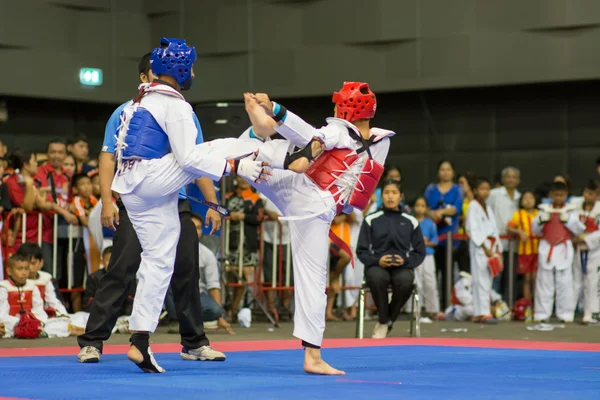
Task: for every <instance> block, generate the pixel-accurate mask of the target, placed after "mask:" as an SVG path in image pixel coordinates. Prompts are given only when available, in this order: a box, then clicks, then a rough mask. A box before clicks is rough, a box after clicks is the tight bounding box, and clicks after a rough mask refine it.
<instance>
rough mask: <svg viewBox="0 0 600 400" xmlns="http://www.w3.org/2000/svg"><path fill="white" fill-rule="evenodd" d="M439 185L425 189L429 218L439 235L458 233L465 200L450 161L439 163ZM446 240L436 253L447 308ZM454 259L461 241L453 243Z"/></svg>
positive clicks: (431, 185)
mask: <svg viewBox="0 0 600 400" xmlns="http://www.w3.org/2000/svg"><path fill="white" fill-rule="evenodd" d="M437 171H438V183H431V184H429V185H428V186H427V188H426V189H425V195H424V197H425V200H427V207H428V208H429V212H428V213H427V216H428V217H429V218H431V219H432V220H433V221H434V222H435V223H436V225H437V230H438V234H439V235H445V234H448V233H451V234H456V233H458V225H459V216H460V212H461V210H462V204H463V198H462V193H461V190H460V187H459V186H458V185H456V184H455V183H454V175H455V172H454V166H453V165H452V163H451V162H450V161H448V160H443V161H440V162H439V163H438V168H437ZM446 246H447V242H446V240H442V241H440V243H439V244H438V251H436V253H435V264H436V267H437V268H438V274H441V277H442V288H441V289H442V290H441V300H442V303H443V305H444V307H446V306H447V302H448V295H449V293H448V292H447V288H446V284H445V282H446V275H447V268H446ZM452 246H453V259H456V249H458V247H459V246H460V241H459V240H453V241H452Z"/></svg>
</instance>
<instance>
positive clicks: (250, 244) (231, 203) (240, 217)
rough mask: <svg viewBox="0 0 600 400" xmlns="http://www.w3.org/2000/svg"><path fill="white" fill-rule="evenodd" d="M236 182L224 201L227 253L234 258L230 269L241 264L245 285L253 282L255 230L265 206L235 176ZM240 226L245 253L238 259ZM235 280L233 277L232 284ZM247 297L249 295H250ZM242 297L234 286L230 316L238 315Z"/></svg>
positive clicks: (252, 191)
mask: <svg viewBox="0 0 600 400" xmlns="http://www.w3.org/2000/svg"><path fill="white" fill-rule="evenodd" d="M235 182H236V189H235V191H234V192H232V193H229V194H228V195H227V199H226V205H227V208H228V209H229V219H230V220H231V223H230V225H229V226H230V228H229V235H230V238H229V243H230V249H229V250H230V251H231V254H234V255H235V259H234V260H232V268H236V271H237V268H238V266H239V265H240V262H241V263H242V265H243V267H244V268H243V275H244V276H243V277H240V279H244V280H245V281H246V282H247V283H252V282H253V281H254V268H255V267H256V265H257V264H258V245H259V243H258V228H259V226H260V224H261V223H262V220H263V218H264V205H263V201H262V199H261V198H260V196H259V195H258V193H256V192H255V191H254V190H253V189H252V187H251V186H250V184H249V183H248V182H246V181H245V180H244V179H243V178H241V177H239V176H236V178H235ZM241 222H243V224H242V223H241ZM242 226H243V228H244V236H243V237H244V240H243V243H241V247H243V253H244V254H243V257H242V259H241V260H240V256H241V254H240V250H241V249H240V240H241V230H242ZM235 280H236V279H235V277H234V276H233V277H232V279H231V281H235ZM248 294H249V295H250V293H248ZM243 297H244V287H243V286H238V287H236V288H235V289H234V295H233V303H232V305H231V312H232V316H235V315H237V312H238V311H239V305H240V303H241V301H242V298H243ZM247 303H249V301H248V302H247Z"/></svg>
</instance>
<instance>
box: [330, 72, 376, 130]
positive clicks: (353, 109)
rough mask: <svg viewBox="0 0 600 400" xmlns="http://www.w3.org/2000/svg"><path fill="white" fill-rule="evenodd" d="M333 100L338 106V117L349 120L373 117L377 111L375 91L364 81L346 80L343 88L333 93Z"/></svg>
mask: <svg viewBox="0 0 600 400" xmlns="http://www.w3.org/2000/svg"><path fill="white" fill-rule="evenodd" d="M332 100H333V102H334V103H335V105H336V106H337V117H338V118H341V119H345V120H346V121H348V122H354V121H356V120H358V119H371V118H373V117H374V116H375V111H377V99H376V98H375V93H373V92H372V91H371V89H370V88H369V84H368V83H364V82H344V86H343V87H342V89H341V90H340V91H339V92H334V93H333V99H332Z"/></svg>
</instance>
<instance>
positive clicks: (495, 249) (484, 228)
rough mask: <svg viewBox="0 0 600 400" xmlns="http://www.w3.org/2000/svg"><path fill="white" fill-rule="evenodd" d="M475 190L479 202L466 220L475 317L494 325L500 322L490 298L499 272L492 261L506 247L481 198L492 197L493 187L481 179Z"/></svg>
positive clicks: (493, 218)
mask: <svg viewBox="0 0 600 400" xmlns="http://www.w3.org/2000/svg"><path fill="white" fill-rule="evenodd" d="M486 187H487V189H486ZM473 190H474V192H475V193H476V195H475V201H472V202H471V203H470V206H469V211H468V212H467V219H466V230H467V234H468V235H469V256H470V260H471V274H472V277H473V315H474V317H475V321H476V322H483V323H494V322H495V321H496V320H495V318H493V316H492V315H491V303H490V296H491V293H492V281H493V279H494V273H497V272H496V271H492V268H490V260H491V259H492V258H493V255H495V254H502V243H501V242H500V237H499V235H498V228H497V227H496V219H495V217H494V213H493V211H492V209H491V208H490V206H488V205H486V204H485V200H487V196H486V195H483V198H481V196H482V194H481V193H480V192H487V195H489V183H488V182H487V180H483V179H480V180H478V181H476V182H475V184H474V185H473ZM482 202H483V204H482ZM490 253H491V254H490Z"/></svg>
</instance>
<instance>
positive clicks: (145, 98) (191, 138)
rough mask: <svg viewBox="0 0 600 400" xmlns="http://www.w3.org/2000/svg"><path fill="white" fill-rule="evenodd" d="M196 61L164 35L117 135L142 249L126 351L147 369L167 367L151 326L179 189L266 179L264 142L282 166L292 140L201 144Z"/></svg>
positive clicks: (170, 259)
mask: <svg viewBox="0 0 600 400" xmlns="http://www.w3.org/2000/svg"><path fill="white" fill-rule="evenodd" d="M195 60H196V50H195V48H194V47H189V46H188V45H187V44H186V42H185V40H183V39H176V38H163V39H161V47H159V48H156V49H154V51H153V52H152V55H151V57H150V65H151V69H152V72H153V74H154V75H156V76H157V77H158V79H156V80H154V81H153V82H152V83H147V84H142V85H140V87H139V93H138V95H137V97H136V98H135V99H134V101H133V102H132V103H131V104H129V105H128V106H126V107H125V109H124V110H123V113H122V114H121V121H122V122H121V126H120V127H119V132H118V135H117V140H116V142H117V146H116V158H117V161H118V167H117V173H116V174H115V178H114V180H113V184H112V190H113V191H115V192H117V193H119V194H120V195H121V199H122V201H123V204H124V205H125V207H126V209H127V213H128V216H129V218H130V220H131V224H132V226H133V227H134V229H135V231H136V234H137V236H138V239H139V241H140V244H141V246H142V250H143V251H142V255H141V264H140V268H139V271H138V279H139V282H138V285H137V290H136V293H135V300H134V304H133V312H132V315H131V318H130V320H129V328H130V330H131V331H132V333H133V335H132V336H131V339H130V341H131V347H130V349H129V351H128V354H127V355H128V358H129V359H130V360H131V361H132V362H134V363H135V364H136V365H137V366H138V367H139V368H140V369H142V370H143V371H145V372H164V369H163V368H162V367H160V366H159V365H158V364H157V363H156V360H155V359H154V356H153V354H152V351H151V350H150V347H149V333H150V332H154V330H155V329H156V326H157V324H158V320H159V316H160V313H161V310H162V305H163V301H164V298H165V294H166V292H167V288H168V286H169V282H170V280H171V275H172V273H173V266H174V261H175V254H176V246H177V242H178V238H179V234H180V223H179V217H178V209H177V200H178V191H179V188H180V187H182V186H183V185H186V184H188V183H191V182H192V181H194V180H195V179H197V178H199V177H201V176H206V177H209V178H211V179H213V180H219V179H220V178H221V176H223V175H226V174H230V173H237V174H238V175H240V176H242V177H244V178H246V179H248V180H249V181H252V182H255V181H258V180H264V179H267V175H270V173H269V172H268V171H267V170H266V166H267V163H266V162H264V161H256V160H255V157H256V154H257V153H258V150H259V148H260V152H261V153H264V154H263V157H267V158H269V160H270V161H271V162H272V164H273V167H274V168H278V167H280V165H281V166H282V165H283V163H284V160H285V158H286V156H287V149H288V147H289V143H286V142H285V141H283V140H278V141H273V144H270V143H269V144H259V145H257V141H255V140H250V139H248V140H240V139H234V138H231V139H220V140H215V141H212V142H205V143H203V144H198V145H196V136H197V135H198V131H197V128H196V125H195V124H194V120H193V115H192V113H193V111H192V107H191V106H190V105H189V104H188V103H187V102H186V101H185V99H184V97H183V95H182V94H181V93H180V91H182V90H187V89H189V88H190V87H191V85H192V80H193V78H194V72H193V64H194V61H195ZM279 149H282V151H280V152H278V150H279ZM270 154H276V155H278V156H279V157H277V156H273V157H270Z"/></svg>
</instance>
